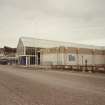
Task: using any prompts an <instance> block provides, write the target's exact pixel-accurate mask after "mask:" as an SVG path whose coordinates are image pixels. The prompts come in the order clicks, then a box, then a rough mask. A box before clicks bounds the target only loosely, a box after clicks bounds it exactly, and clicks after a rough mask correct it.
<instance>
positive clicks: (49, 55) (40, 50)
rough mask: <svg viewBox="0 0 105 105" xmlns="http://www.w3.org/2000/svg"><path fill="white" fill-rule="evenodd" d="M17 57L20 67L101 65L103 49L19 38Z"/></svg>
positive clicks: (104, 60) (103, 57)
mask: <svg viewBox="0 0 105 105" xmlns="http://www.w3.org/2000/svg"><path fill="white" fill-rule="evenodd" d="M17 57H18V64H21V65H85V64H87V65H103V64H105V48H104V47H99V46H90V45H83V44H76V43H70V42H60V41H51V40H43V39H36V38H29V37H21V38H20V39H19V42H18V46H17Z"/></svg>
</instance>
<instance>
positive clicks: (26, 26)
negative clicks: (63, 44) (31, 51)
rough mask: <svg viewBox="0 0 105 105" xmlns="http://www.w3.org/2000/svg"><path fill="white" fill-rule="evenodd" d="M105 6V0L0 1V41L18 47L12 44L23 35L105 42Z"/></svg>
mask: <svg viewBox="0 0 105 105" xmlns="http://www.w3.org/2000/svg"><path fill="white" fill-rule="evenodd" d="M104 4H105V0H0V42H1V43H2V44H3V45H4V44H6V43H7V42H8V45H11V46H16V44H17V43H12V42H14V40H15V39H16V40H17V38H19V37H20V36H22V35H24V36H31V37H40V38H44V39H50V40H51V39H53V40H62V41H75V42H85V41H86V40H87V41H88V40H90V41H92V40H97V39H99V38H101V39H105V6H104ZM5 37H6V39H5ZM4 40H5V41H4ZM102 41H104V40H102ZM94 44H97V43H96V42H95V41H94ZM102 45H103V44H102Z"/></svg>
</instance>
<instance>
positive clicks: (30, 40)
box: [20, 37, 104, 50]
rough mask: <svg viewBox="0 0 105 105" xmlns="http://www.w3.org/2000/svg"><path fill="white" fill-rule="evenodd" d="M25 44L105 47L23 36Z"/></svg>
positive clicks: (49, 46) (101, 48)
mask: <svg viewBox="0 0 105 105" xmlns="http://www.w3.org/2000/svg"><path fill="white" fill-rule="evenodd" d="M20 39H21V41H22V42H23V45H24V46H26V47H38V48H51V47H60V46H64V47H76V48H89V49H100V50H103V49H104V47H101V46H93V45H84V44H78V43H72V42H62V41H52V40H45V39H37V38H32V37H21V38H20Z"/></svg>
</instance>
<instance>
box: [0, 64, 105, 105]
mask: <svg viewBox="0 0 105 105" xmlns="http://www.w3.org/2000/svg"><path fill="white" fill-rule="evenodd" d="M0 105H105V74H98V73H94V74H93V73H79V72H78V73H77V72H67V71H63V72H62V71H52V70H46V71H45V70H27V69H24V68H17V67H15V66H7V65H0Z"/></svg>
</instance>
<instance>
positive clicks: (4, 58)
mask: <svg viewBox="0 0 105 105" xmlns="http://www.w3.org/2000/svg"><path fill="white" fill-rule="evenodd" d="M16 62H17V59H16V48H11V47H7V46H4V48H1V49H0V63H1V64H14V63H16Z"/></svg>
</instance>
